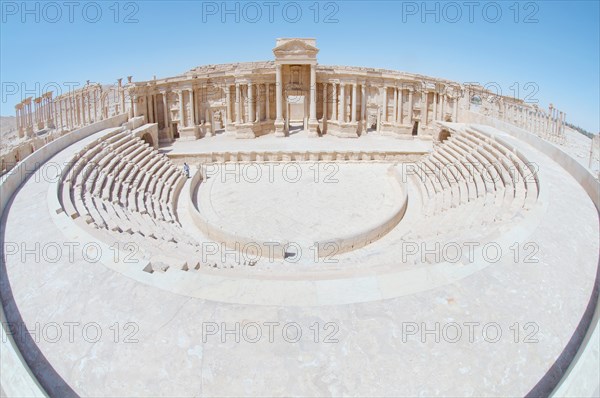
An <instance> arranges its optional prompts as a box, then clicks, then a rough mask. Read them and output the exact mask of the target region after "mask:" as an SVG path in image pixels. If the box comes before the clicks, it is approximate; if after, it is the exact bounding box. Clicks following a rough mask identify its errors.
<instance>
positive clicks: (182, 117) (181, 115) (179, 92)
mask: <svg viewBox="0 0 600 398" xmlns="http://www.w3.org/2000/svg"><path fill="white" fill-rule="evenodd" d="M177 95H178V96H179V128H182V127H185V114H184V112H183V109H184V108H183V90H177Z"/></svg>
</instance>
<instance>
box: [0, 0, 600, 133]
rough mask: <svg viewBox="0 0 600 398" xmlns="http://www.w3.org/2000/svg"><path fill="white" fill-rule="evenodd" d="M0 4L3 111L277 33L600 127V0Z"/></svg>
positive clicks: (202, 59) (333, 53)
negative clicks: (36, 96)
mask: <svg viewBox="0 0 600 398" xmlns="http://www.w3.org/2000/svg"><path fill="white" fill-rule="evenodd" d="M0 3H1V11H2V24H1V32H0V33H1V39H0V47H1V50H0V55H1V60H0V67H1V70H0V79H1V81H2V101H1V109H0V114H2V115H13V114H14V105H15V103H17V102H19V101H20V100H21V97H26V96H28V95H31V94H28V93H27V91H28V90H29V91H35V90H36V87H38V90H40V91H41V90H42V88H43V87H51V86H52V85H53V82H55V83H56V84H58V85H59V86H60V87H63V88H65V87H67V86H68V84H69V82H80V83H84V82H85V81H86V80H88V79H89V80H92V81H97V82H102V83H113V82H114V81H115V80H116V79H117V78H118V77H125V76H127V75H133V78H134V80H146V79H151V78H152V76H153V75H156V76H157V77H167V76H173V75H177V74H180V73H182V72H184V71H186V70H188V69H191V68H193V67H194V66H198V65H204V64H215V63H228V62H240V61H260V60H269V59H272V58H273V54H272V52H271V50H272V48H273V47H274V44H275V38H277V37H314V38H316V39H317V46H318V47H319V48H320V49H321V51H320V53H319V58H318V59H319V63H320V64H325V65H327V64H339V65H353V66H368V67H376V68H388V69H395V70H400V71H407V72H415V73H421V74H424V75H430V76H434V77H442V78H447V79H451V80H455V81H458V82H479V83H481V84H491V85H493V84H497V87H500V89H501V90H502V94H505V95H513V96H515V95H518V96H519V97H520V98H525V97H526V96H529V98H531V99H534V100H538V101H539V103H540V105H542V106H543V107H544V108H546V107H547V106H548V103H550V102H552V103H554V105H555V106H557V107H558V108H559V109H561V110H564V111H566V112H567V120H568V121H569V122H572V123H575V124H577V125H580V126H581V127H583V128H585V129H587V130H590V131H592V132H595V133H597V132H598V131H599V130H600V120H599V108H600V98H599V97H600V80H599V74H600V72H599V71H600V65H599V58H600V27H599V20H600V9H599V2H598V1H539V2H533V1H531V2H528V1H523V2H516V1H498V2H491V1H468V0H465V1H456V2H433V1H431V2H422V1H415V2H413V1H321V2H315V1H313V0H310V1H297V2H295V3H294V2H280V1H270V2H269V1H268V0H265V1H257V2H248V1H244V2H227V3H223V2H221V1H215V2H213V1H204V2H201V1H198V2H195V1H168V2H167V1H132V2H119V3H116V2H115V1H112V0H109V1H98V2H88V1H76V2H75V3H76V5H75V6H71V5H69V2H68V1H66V2H63V1H56V2H50V3H46V2H27V3H22V2H21V1H1V2H0ZM23 4H25V6H23ZM115 4H116V6H115ZM224 4H226V5H225V7H226V8H227V9H229V10H230V12H229V13H227V10H225V9H224V8H225V7H224V6H223V5H224ZM117 10H118V13H117ZM236 10H237V11H236ZM317 10H318V13H317V12H316V11H317ZM98 11H100V13H101V14H99V13H98ZM257 11H258V12H257ZM298 11H300V12H301V15H300V14H298ZM236 18H238V19H239V21H236ZM36 19H37V20H36ZM223 20H224V21H223ZM126 21H128V22H129V23H126ZM36 83H37V86H36ZM528 83H532V84H529V85H528ZM517 89H518V91H517ZM15 90H16V92H14V91H15ZM13 92H14V93H13Z"/></svg>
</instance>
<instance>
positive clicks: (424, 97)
mask: <svg viewBox="0 0 600 398" xmlns="http://www.w3.org/2000/svg"><path fill="white" fill-rule="evenodd" d="M421 96H422V98H421V124H422V125H423V126H427V108H428V107H427V102H428V97H429V93H428V92H427V90H423V92H422V94H421Z"/></svg>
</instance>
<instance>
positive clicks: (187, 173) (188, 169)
mask: <svg viewBox="0 0 600 398" xmlns="http://www.w3.org/2000/svg"><path fill="white" fill-rule="evenodd" d="M183 172H184V173H185V175H186V177H187V178H190V166H188V164H187V163H185V162H184V163H183Z"/></svg>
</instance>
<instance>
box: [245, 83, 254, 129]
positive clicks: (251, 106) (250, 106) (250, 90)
mask: <svg viewBox="0 0 600 398" xmlns="http://www.w3.org/2000/svg"><path fill="white" fill-rule="evenodd" d="M254 116H255V115H254V85H253V84H252V82H250V83H248V116H247V118H246V122H251V123H253V122H254Z"/></svg>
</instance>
